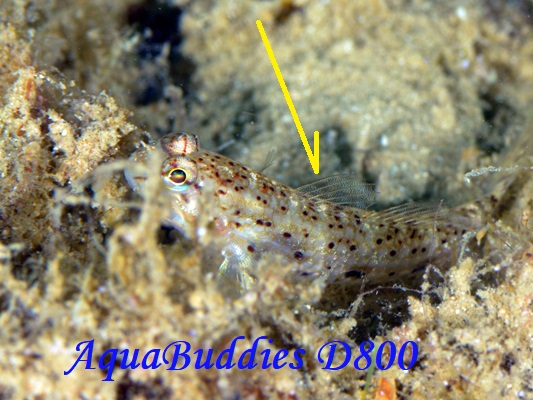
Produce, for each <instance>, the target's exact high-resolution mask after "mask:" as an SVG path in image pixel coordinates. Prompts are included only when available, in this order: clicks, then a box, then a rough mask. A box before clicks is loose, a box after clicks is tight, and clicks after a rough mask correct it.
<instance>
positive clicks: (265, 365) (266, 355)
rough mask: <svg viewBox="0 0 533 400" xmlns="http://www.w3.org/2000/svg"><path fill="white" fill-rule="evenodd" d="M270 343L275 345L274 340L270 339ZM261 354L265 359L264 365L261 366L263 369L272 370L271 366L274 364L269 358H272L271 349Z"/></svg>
mask: <svg viewBox="0 0 533 400" xmlns="http://www.w3.org/2000/svg"><path fill="white" fill-rule="evenodd" d="M268 343H270V344H272V343H274V340H272V339H268ZM259 354H261V355H262V356H263V357H264V358H263V364H262V365H261V369H267V368H270V366H271V365H272V363H269V362H268V358H269V357H270V349H265V350H263V351H262V352H261V353H259Z"/></svg>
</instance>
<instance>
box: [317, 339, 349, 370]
mask: <svg viewBox="0 0 533 400" xmlns="http://www.w3.org/2000/svg"><path fill="white" fill-rule="evenodd" d="M337 343H339V344H341V345H342V347H343V348H344V351H345V352H346V354H345V356H344V362H343V363H342V364H341V365H339V366H338V367H332V366H331V364H332V363H333V360H334V359H335V351H336V350H337ZM326 346H329V347H331V349H330V351H329V355H328V361H327V362H326V365H325V366H324V367H323V368H322V369H329V370H332V371H336V370H339V369H342V368H344V367H346V366H347V365H348V363H349V362H350V359H351V358H352V350H351V349H350V346H348V344H346V343H344V342H341V341H340V340H332V341H331V342H327V343H326V344H325V345H323V346H322V347H321V348H320V349H319V350H318V354H317V359H318V362H319V363H320V364H323V363H324V359H323V358H322V351H323V350H324V349H325V348H326Z"/></svg>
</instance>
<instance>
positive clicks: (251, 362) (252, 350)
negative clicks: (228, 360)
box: [237, 336, 268, 369]
mask: <svg viewBox="0 0 533 400" xmlns="http://www.w3.org/2000/svg"><path fill="white" fill-rule="evenodd" d="M263 339H268V337H267V336H259V337H258V338H257V339H255V340H254V343H253V344H252V348H250V349H248V350H245V351H244V352H243V353H242V354H241V356H240V357H239V361H238V362H237V368H239V369H245V368H248V369H252V368H255V367H257V363H256V362H254V359H255V353H256V352H257V345H258V343H259V341H260V340H263ZM246 355H249V358H248V362H247V363H246V364H245V363H244V357H245V356H246Z"/></svg>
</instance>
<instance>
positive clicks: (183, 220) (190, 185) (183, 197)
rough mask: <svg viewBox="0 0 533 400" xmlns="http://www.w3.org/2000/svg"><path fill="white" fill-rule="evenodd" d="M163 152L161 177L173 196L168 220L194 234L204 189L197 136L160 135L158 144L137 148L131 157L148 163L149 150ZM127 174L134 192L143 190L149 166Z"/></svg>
mask: <svg viewBox="0 0 533 400" xmlns="http://www.w3.org/2000/svg"><path fill="white" fill-rule="evenodd" d="M161 150H162V152H163V156H164V159H163V162H162V164H161V167H160V175H161V179H162V181H163V183H164V185H165V188H166V189H167V194H169V196H170V197H171V208H172V213H171V216H170V218H168V220H167V222H169V223H170V224H171V225H172V226H174V227H175V228H177V229H179V230H181V231H182V232H184V233H185V234H186V235H187V236H191V235H192V236H194V231H195V228H194V227H195V225H196V217H197V215H198V201H199V196H200V193H201V189H202V184H201V183H200V180H199V174H198V165H197V161H196V160H195V159H194V155H195V153H197V152H198V138H197V137H196V135H193V134H190V133H182V132H180V133H172V134H169V135H166V136H164V137H163V138H161V140H160V142H159V146H157V147H156V146H144V147H141V148H139V149H138V150H136V151H135V152H134V153H133V154H132V155H131V156H130V160H132V161H134V162H135V164H146V163H147V161H148V158H149V153H150V152H152V151H161ZM124 174H125V177H126V180H127V182H128V184H129V185H130V187H131V188H132V189H133V190H134V191H140V190H142V189H143V187H144V186H145V185H146V183H147V181H148V171H147V169H146V168H144V169H139V170H135V168H131V169H126V171H125V173H124Z"/></svg>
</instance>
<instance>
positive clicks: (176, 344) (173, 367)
mask: <svg viewBox="0 0 533 400" xmlns="http://www.w3.org/2000/svg"><path fill="white" fill-rule="evenodd" d="M182 344H184V345H185V350H184V351H183V352H181V345H182ZM170 346H174V347H175V348H176V349H175V351H174V355H173V357H172V364H171V365H170V367H168V368H167V371H181V370H182V369H185V368H187V367H188V366H189V364H190V363H191V357H190V356H189V354H187V353H188V352H189V350H190V349H191V345H190V344H189V342H186V341H185V340H177V341H175V342H172V343H170V344H169V345H168V346H167V347H165V350H163V362H164V363H165V364H170V361H168V359H167V351H168V349H169V348H170ZM180 357H183V359H184V362H183V365H182V366H181V367H179V368H176V365H177V364H178V360H179V359H180Z"/></svg>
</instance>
